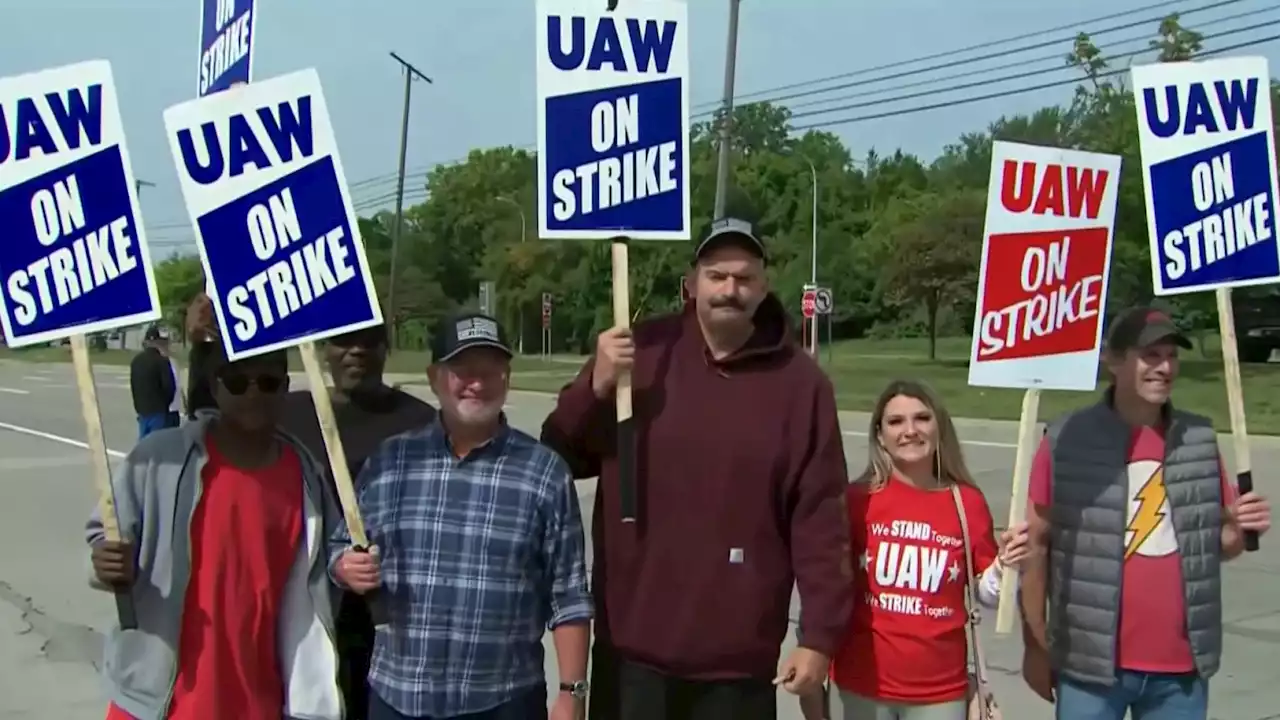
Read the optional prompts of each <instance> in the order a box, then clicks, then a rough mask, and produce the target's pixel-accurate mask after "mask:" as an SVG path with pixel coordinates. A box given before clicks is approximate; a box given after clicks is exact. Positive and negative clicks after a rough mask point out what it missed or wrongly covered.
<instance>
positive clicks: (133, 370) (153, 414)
mask: <svg viewBox="0 0 1280 720" xmlns="http://www.w3.org/2000/svg"><path fill="white" fill-rule="evenodd" d="M142 342H143V347H142V351H141V352H139V353H138V354H137V355H135V356H134V357H133V361H132V362H130V363H129V390H130V391H131V392H132V393H133V410H134V412H135V413H137V415H138V439H139V440H141V439H142V438H144V437H146V436H147V435H150V434H151V433H153V432H155V431H156V430H162V429H164V428H170V427H178V424H179V422H180V421H181V416H179V414H178V413H176V412H172V411H171V410H170V407H171V406H172V405H173V403H174V399H175V398H176V397H177V393H178V383H177V377H176V376H175V375H174V372H173V365H172V364H170V362H169V332H168V330H166V329H164V328H163V327H161V326H159V325H152V326H150V327H148V328H147V331H146V334H145V335H144V336H143V340H142Z"/></svg>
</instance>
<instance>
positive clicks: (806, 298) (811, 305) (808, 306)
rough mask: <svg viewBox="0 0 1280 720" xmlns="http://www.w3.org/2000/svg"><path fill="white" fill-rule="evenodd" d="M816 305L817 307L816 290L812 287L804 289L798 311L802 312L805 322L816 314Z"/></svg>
mask: <svg viewBox="0 0 1280 720" xmlns="http://www.w3.org/2000/svg"><path fill="white" fill-rule="evenodd" d="M817 305H818V289H817V288H813V287H806V288H805V289H804V295H803V296H802V297H801V299H800V309H801V310H802V311H803V312H804V317H805V319H806V320H808V319H810V318H812V317H813V316H814V314H815V313H816V312H817V309H818V308H817Z"/></svg>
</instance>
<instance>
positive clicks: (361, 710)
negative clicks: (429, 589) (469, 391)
mask: <svg viewBox="0 0 1280 720" xmlns="http://www.w3.org/2000/svg"><path fill="white" fill-rule="evenodd" d="M324 348H325V360H326V362H327V364H328V366H329V374H330V376H332V377H333V389H332V390H330V397H331V398H332V402H333V411H334V415H335V416H336V417H337V421H338V434H339V435H340V436H341V437H342V447H343V450H344V451H345V452H346V456H347V463H348V464H349V465H350V467H349V468H348V470H349V471H350V473H351V477H352V478H353V479H354V478H356V477H357V476H358V475H359V474H360V468H361V467H362V466H363V465H364V462H365V459H366V458H367V457H369V455H370V454H371V453H373V451H374V450H376V449H377V448H378V446H379V445H381V444H382V442H383V441H384V440H386V439H387V438H390V437H392V436H395V435H399V434H401V433H404V432H408V431H409V430H414V429H417V428H421V427H425V426H426V425H429V424H431V423H432V422H434V421H435V417H436V410H435V408H433V407H431V406H430V405H428V404H427V403H425V402H423V401H422V400H419V399H418V398H416V397H414V396H412V395H410V394H408V393H406V392H404V391H402V390H399V389H397V388H393V387H390V386H388V385H387V384H386V382H385V380H384V378H383V371H384V368H385V367H386V362H387V329H386V327H385V326H378V327H374V328H368V329H365V330H360V331H357V332H354V333H348V334H346V335H340V336H338V337H335V338H331V339H329V340H328V341H326V342H325V343H324ZM281 427H283V428H285V429H287V430H288V431H289V432H290V433H292V434H293V435H294V436H296V437H297V438H298V439H299V440H301V441H302V442H303V444H305V445H306V446H307V449H308V450H310V451H311V452H312V453H313V454H314V455H315V456H316V457H318V458H321V459H322V460H323V461H325V462H326V464H327V460H328V455H327V454H326V452H325V447H324V439H323V437H322V436H321V434H320V423H319V421H318V420H317V419H316V408H315V403H314V402H312V399H311V393H310V391H307V390H302V391H295V392H291V393H289V394H288V396H286V398H285V407H284V416H283V418H282V420H281ZM337 634H338V638H337V639H338V657H339V665H340V667H339V673H340V680H339V684H340V686H341V689H342V694H343V699H344V703H345V705H346V708H347V720H364V718H365V717H366V712H367V711H368V707H369V697H368V690H367V685H366V683H367V680H368V676H369V660H370V657H371V655H372V652H373V639H374V630H373V623H372V621H371V620H370V618H369V611H368V609H367V607H366V605H365V603H364V601H363V600H362V599H361V598H360V596H359V595H356V594H354V593H345V594H344V595H343V598H342V604H341V606H340V608H339V610H338V618H337Z"/></svg>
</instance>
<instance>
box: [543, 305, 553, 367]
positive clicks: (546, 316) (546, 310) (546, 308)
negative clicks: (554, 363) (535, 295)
mask: <svg viewBox="0 0 1280 720" xmlns="http://www.w3.org/2000/svg"><path fill="white" fill-rule="evenodd" d="M552 305H553V303H552V299H551V293H542V357H543V359H544V360H545V359H549V358H550V357H551V310H552Z"/></svg>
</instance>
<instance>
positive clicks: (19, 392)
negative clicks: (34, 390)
mask: <svg viewBox="0 0 1280 720" xmlns="http://www.w3.org/2000/svg"><path fill="white" fill-rule="evenodd" d="M0 393H9V394H10V395H30V394H31V391H30V390H19V389H18V388H7V387H0Z"/></svg>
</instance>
